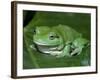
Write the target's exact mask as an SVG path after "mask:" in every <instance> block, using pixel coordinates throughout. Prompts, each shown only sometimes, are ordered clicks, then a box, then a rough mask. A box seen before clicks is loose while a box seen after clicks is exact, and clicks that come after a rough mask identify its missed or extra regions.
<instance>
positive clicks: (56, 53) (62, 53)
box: [51, 44, 70, 58]
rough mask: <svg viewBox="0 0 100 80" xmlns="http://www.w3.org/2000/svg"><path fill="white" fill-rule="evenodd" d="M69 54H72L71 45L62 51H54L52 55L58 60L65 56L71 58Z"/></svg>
mask: <svg viewBox="0 0 100 80" xmlns="http://www.w3.org/2000/svg"><path fill="white" fill-rule="evenodd" d="M69 52H70V45H69V44H68V45H66V46H65V47H64V48H63V49H62V50H60V51H52V52H51V55H54V56H56V57H57V58H60V57H64V56H70V54H69Z"/></svg>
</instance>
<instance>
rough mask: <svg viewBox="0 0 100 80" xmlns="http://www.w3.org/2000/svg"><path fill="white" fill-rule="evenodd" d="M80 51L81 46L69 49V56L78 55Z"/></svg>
mask: <svg viewBox="0 0 100 80" xmlns="http://www.w3.org/2000/svg"><path fill="white" fill-rule="evenodd" d="M81 52H82V48H75V49H72V50H71V51H70V55H71V56H76V55H79V54H80V53H81Z"/></svg>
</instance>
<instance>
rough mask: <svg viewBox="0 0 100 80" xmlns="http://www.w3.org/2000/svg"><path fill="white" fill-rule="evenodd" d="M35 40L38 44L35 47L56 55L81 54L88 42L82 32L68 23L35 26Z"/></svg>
mask: <svg viewBox="0 0 100 80" xmlns="http://www.w3.org/2000/svg"><path fill="white" fill-rule="evenodd" d="M33 42H34V44H35V45H36V47H34V45H33V48H37V49H38V50H39V51H40V52H42V53H47V54H51V55H53V56H56V57H64V56H73V55H76V54H80V53H81V52H82V49H83V48H84V46H85V45H86V44H88V40H86V39H84V38H82V35H81V34H80V33H78V32H77V31H75V30H74V29H72V28H70V27H68V26H66V25H58V26H53V27H48V26H37V27H35V29H34V34H33Z"/></svg>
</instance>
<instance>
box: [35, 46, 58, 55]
mask: <svg viewBox="0 0 100 80" xmlns="http://www.w3.org/2000/svg"><path fill="white" fill-rule="evenodd" d="M36 47H37V49H38V50H39V51H40V52H42V53H51V52H52V51H57V48H58V46H57V45H56V46H49V45H38V44H36Z"/></svg>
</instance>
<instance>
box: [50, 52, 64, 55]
mask: <svg viewBox="0 0 100 80" xmlns="http://www.w3.org/2000/svg"><path fill="white" fill-rule="evenodd" d="M61 53H62V51H51V52H50V54H51V55H52V56H58V55H60V54H61Z"/></svg>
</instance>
